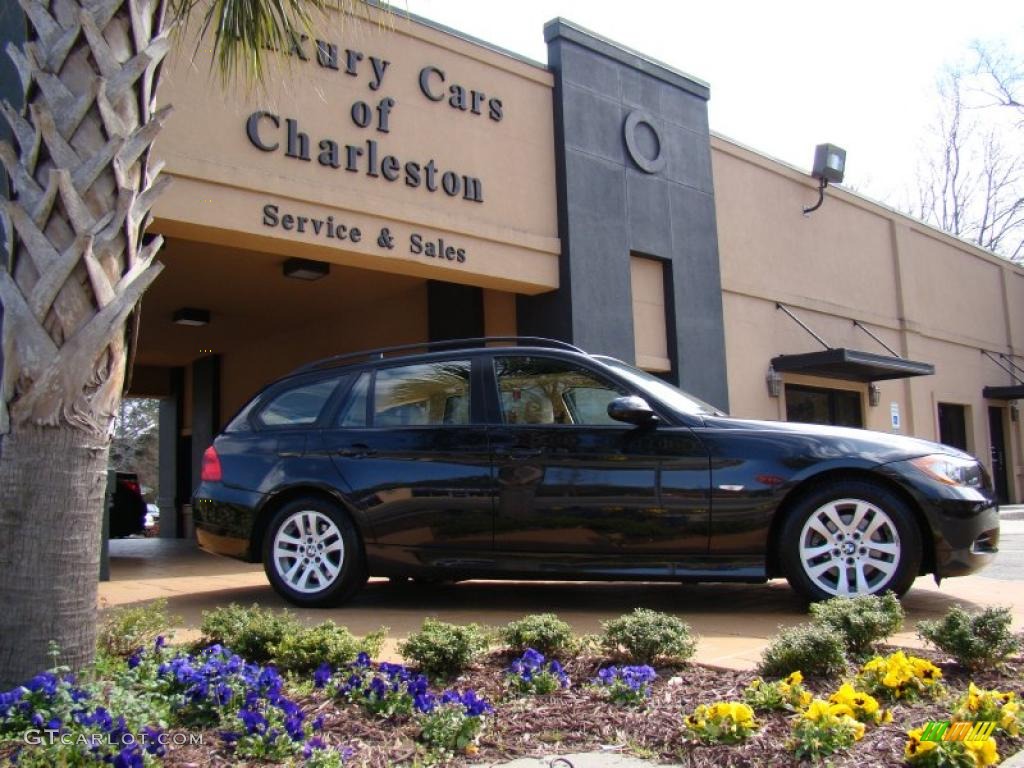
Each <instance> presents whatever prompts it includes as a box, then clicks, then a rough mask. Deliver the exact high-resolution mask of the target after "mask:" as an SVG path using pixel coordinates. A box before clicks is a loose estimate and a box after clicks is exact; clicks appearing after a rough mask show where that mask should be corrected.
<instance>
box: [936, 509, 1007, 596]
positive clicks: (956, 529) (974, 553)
mask: <svg viewBox="0 0 1024 768" xmlns="http://www.w3.org/2000/svg"><path fill="white" fill-rule="evenodd" d="M941 525H942V529H943V535H942V536H937V537H936V539H935V578H936V579H942V578H945V577H947V576H966V575H967V574H969V573H975V572H977V571H980V570H981V569H982V568H985V567H987V566H988V565H989V564H990V563H991V562H992V561H993V560H995V558H996V555H997V554H998V553H999V508H998V507H997V506H996V505H995V504H993V505H992V506H990V507H987V508H985V509H984V510H982V511H981V512H979V513H978V514H976V515H973V516H971V517H969V518H953V519H950V518H948V517H947V518H945V519H944V520H943V521H942V524H941Z"/></svg>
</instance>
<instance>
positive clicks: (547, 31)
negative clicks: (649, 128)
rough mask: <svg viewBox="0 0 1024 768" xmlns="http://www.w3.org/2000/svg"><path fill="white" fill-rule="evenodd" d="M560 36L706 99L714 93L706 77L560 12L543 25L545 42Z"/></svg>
mask: <svg viewBox="0 0 1024 768" xmlns="http://www.w3.org/2000/svg"><path fill="white" fill-rule="evenodd" d="M558 37H560V38H563V39H564V40H569V41H570V42H573V43H576V44H577V45H581V46H583V47H585V48H588V49H589V50H591V51H594V52H596V53H599V54H601V55H603V56H606V57H608V58H609V59H612V60H614V61H617V62H619V63H620V64H625V65H626V66H628V67H632V68H633V69H638V70H640V71H641V72H646V73H647V74H648V75H651V76H652V77H656V78H658V79H659V80H663V81H664V82H666V83H668V84H669V85H674V86H676V87H677V88H681V89H682V90H684V91H687V92H688V93H692V94H693V95H694V96H698V97H700V98H702V99H704V100H705V101H707V100H708V99H709V98H710V97H711V86H710V85H709V84H708V83H707V82H705V81H704V80H701V79H700V78H698V77H694V76H693V75H689V74H687V73H686V72H683V71H681V70H678V69H676V68H675V67H671V66H669V65H668V64H665V63H664V62H661V61H658V60H657V59H652V58H651V57H650V56H646V55H644V54H642V53H640V52H639V51H635V50H633V49H632V48H629V47H627V46H625V45H622V44H621V43H616V42H615V41H614V40H609V39H608V38H607V37H603V36H601V35H598V34H597V33H595V32H591V31H590V30H589V29H586V28H584V27H581V26H580V25H579V24H576V23H574V22H571V21H569V20H568V19H563V18H562V17H561V16H559V17H557V18H554V19H552V20H551V21H549V22H548V23H547V24H545V25H544V41H545V42H547V43H550V42H551V41H552V40H554V39H555V38H558Z"/></svg>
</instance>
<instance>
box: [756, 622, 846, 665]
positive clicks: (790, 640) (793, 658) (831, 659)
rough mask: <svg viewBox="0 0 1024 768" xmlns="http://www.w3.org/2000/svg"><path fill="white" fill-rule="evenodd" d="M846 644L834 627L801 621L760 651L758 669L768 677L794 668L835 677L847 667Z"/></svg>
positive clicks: (783, 631)
mask: <svg viewBox="0 0 1024 768" xmlns="http://www.w3.org/2000/svg"><path fill="white" fill-rule="evenodd" d="M845 647H846V646H845V643H844V642H843V636H842V635H841V634H839V633H838V632H836V631H835V630H834V629H830V628H829V627H822V626H818V625H816V624H800V625H798V626H795V627H789V628H788V629H784V630H782V631H781V632H779V634H777V635H776V636H775V637H773V638H772V640H771V642H770V643H769V645H768V647H767V648H765V649H764V651H763V652H762V654H761V665H760V667H759V669H760V671H761V674H763V675H768V676H770V677H785V676H786V675H788V674H790V673H791V672H796V671H800V672H803V673H804V674H805V675H815V676H819V677H834V676H835V675H838V674H839V673H840V672H842V671H843V669H845V668H846V658H845V656H844V655H843V651H844V649H845Z"/></svg>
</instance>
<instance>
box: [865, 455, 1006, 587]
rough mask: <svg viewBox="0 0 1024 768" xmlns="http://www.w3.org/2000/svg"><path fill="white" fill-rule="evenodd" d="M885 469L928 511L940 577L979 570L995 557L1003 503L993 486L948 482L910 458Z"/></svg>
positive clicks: (936, 575)
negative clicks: (929, 474)
mask: <svg viewBox="0 0 1024 768" xmlns="http://www.w3.org/2000/svg"><path fill="white" fill-rule="evenodd" d="M885 470H886V471H887V472H888V473H890V476H891V477H892V478H893V479H894V480H896V481H897V482H899V484H900V485H902V486H903V487H904V488H906V489H907V490H908V491H909V492H910V493H911V494H912V495H913V496H914V498H915V499H916V500H917V502H918V505H919V507H920V508H921V510H922V511H923V512H924V515H925V518H926V519H927V522H928V525H929V527H930V528H931V533H932V543H933V552H934V556H935V557H934V568H933V569H932V571H933V572H934V574H935V578H936V580H938V579H944V578H947V577H949V576H966V575H967V574H970V573H976V572H977V571H980V570H981V569H982V568H985V567H986V566H988V565H989V564H990V563H991V562H992V561H993V560H995V557H996V555H997V554H998V553H999V506H998V504H997V503H996V499H995V493H994V492H993V491H992V489H990V488H986V489H976V488H966V487H961V486H949V485H944V484H942V483H938V482H935V481H934V480H932V479H930V478H928V477H926V476H925V475H924V474H923V473H922V472H920V471H919V470H917V469H916V468H915V467H914V466H913V465H912V464H910V462H907V461H898V462H894V463H892V464H888V465H886V467H885ZM925 539H926V540H927V535H926V536H925Z"/></svg>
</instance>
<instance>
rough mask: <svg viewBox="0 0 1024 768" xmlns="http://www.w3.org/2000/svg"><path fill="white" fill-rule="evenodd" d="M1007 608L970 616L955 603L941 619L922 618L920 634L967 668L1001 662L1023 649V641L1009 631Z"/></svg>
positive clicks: (1010, 618) (987, 610) (1010, 621)
mask: <svg viewBox="0 0 1024 768" xmlns="http://www.w3.org/2000/svg"><path fill="white" fill-rule="evenodd" d="M1012 622H1013V616H1012V615H1011V614H1010V610H1009V609H1008V608H986V609H985V610H983V611H982V612H981V613H978V614H975V615H973V616H972V615H971V614H969V613H967V611H965V610H964V609H963V608H961V607H960V606H958V605H956V606H953V607H952V608H950V609H949V610H948V611H947V612H946V615H945V616H943V617H942V618H941V619H939V620H938V621H922V622H919V623H918V625H917V634H918V635H919V636H920V637H921V638H922V639H923V640H927V641H928V642H929V643H931V644H932V645H934V646H935V647H936V648H938V649H939V650H941V651H943V652H944V653H948V654H949V655H950V656H952V657H953V658H954V659H956V661H957V663H958V664H960V665H961V666H963V667H966V668H967V669H972V670H975V669H984V668H986V667H992V666H995V665H997V664H1001V663H1002V662H1004V661H1006V659H1007V658H1009V657H1010V656H1012V655H1013V654H1015V653H1016V652H1017V651H1019V650H1020V646H1021V641H1020V638H1018V637H1017V636H1016V635H1014V634H1013V632H1011V631H1010V624H1011V623H1012Z"/></svg>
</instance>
